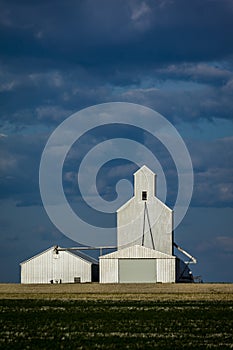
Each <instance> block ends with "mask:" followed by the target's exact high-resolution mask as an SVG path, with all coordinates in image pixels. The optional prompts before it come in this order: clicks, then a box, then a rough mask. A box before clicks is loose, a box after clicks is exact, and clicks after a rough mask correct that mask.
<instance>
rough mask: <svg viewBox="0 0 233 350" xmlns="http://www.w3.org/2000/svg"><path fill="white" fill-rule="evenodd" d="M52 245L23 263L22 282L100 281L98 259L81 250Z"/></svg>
mask: <svg viewBox="0 0 233 350" xmlns="http://www.w3.org/2000/svg"><path fill="white" fill-rule="evenodd" d="M57 248H60V247H57V246H56V247H51V248H49V249H47V250H45V251H43V252H41V253H40V254H37V255H35V256H33V257H31V258H30V259H28V260H26V261H23V262H22V263H21V264H20V265H21V283H77V282H81V283H82V282H98V274H99V264H98V261H97V260H96V259H94V258H92V257H90V256H88V255H86V254H83V253H82V252H80V251H69V250H62V251H60V250H58V249H57Z"/></svg>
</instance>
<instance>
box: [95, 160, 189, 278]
mask: <svg viewBox="0 0 233 350" xmlns="http://www.w3.org/2000/svg"><path fill="white" fill-rule="evenodd" d="M155 179H156V175H155V174H154V173H153V172H152V171H151V170H150V169H149V168H147V167H146V166H145V165H144V166H143V167H141V168H140V169H139V170H138V171H137V172H136V173H135V174H134V196H133V197H132V198H131V199H130V200H129V201H128V202H127V203H125V204H124V205H123V206H122V207H121V208H119V209H118V210H117V251H116V252H114V253H111V254H107V255H103V256H101V257H100V258H99V261H100V283H133V282H134V283H151V282H152V283H156V282H162V283H174V282H178V281H179V282H180V281H181V279H183V281H184V278H185V279H186V281H188V278H189V279H190V276H191V275H190V274H189V272H190V270H189V268H188V266H187V265H186V264H184V263H183V264H184V267H182V263H181V261H180V260H179V259H177V257H176V256H174V253H173V247H174V245H175V243H174V242H173V211H172V210H171V209H170V208H169V207H167V206H166V205H165V204H164V203H162V202H161V201H160V200H159V199H158V198H157V197H156V182H155ZM175 246H176V247H178V246H177V245H175ZM178 249H180V250H181V251H182V252H183V253H186V252H184V250H182V249H181V248H180V247H178ZM186 255H188V256H189V257H191V255H189V254H186ZM191 258H192V259H193V261H194V258H193V257H191Z"/></svg>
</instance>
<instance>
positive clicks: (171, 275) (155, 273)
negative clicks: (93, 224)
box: [100, 245, 176, 283]
mask: <svg viewBox="0 0 233 350" xmlns="http://www.w3.org/2000/svg"><path fill="white" fill-rule="evenodd" d="M175 281H176V257H175V256H172V255H168V254H164V253H161V252H159V251H157V250H154V249H151V248H146V247H142V246H139V245H134V246H131V247H128V248H124V249H120V250H118V251H116V252H114V253H110V254H107V255H103V256H101V257H100V282H101V283H131V282H137V283H156V282H163V283H167V282H175Z"/></svg>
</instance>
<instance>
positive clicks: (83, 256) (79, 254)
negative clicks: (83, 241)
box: [20, 246, 99, 265]
mask: <svg viewBox="0 0 233 350" xmlns="http://www.w3.org/2000/svg"><path fill="white" fill-rule="evenodd" d="M55 247H56V246H52V247H50V248H48V249H46V250H43V251H42V252H40V253H38V254H36V255H34V256H32V257H31V258H29V259H27V260H24V261H22V262H21V263H20V265H22V264H25V263H26V262H28V261H30V260H32V259H35V258H37V257H38V256H40V255H42V254H44V253H46V252H48V251H50V250H51V251H52V250H54V249H55ZM58 248H61V247H58ZM64 251H65V252H68V253H69V254H73V255H75V256H76V257H78V258H81V259H83V260H85V261H87V262H89V263H92V264H99V262H98V260H96V259H95V258H92V257H91V256H89V255H87V254H85V253H83V252H80V250H79V251H73V250H72V251H70V250H68V249H67V250H64ZM59 254H60V253H59Z"/></svg>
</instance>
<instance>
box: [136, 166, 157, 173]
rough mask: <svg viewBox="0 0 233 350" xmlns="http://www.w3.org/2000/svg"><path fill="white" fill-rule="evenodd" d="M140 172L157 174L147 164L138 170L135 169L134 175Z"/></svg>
mask: <svg viewBox="0 0 233 350" xmlns="http://www.w3.org/2000/svg"><path fill="white" fill-rule="evenodd" d="M139 172H147V173H150V174H151V175H156V174H155V173H154V172H153V171H152V170H151V169H150V168H148V167H147V166H146V165H143V166H142V167H141V168H139V169H138V170H137V171H135V173H134V175H136V174H137V173H139Z"/></svg>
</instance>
